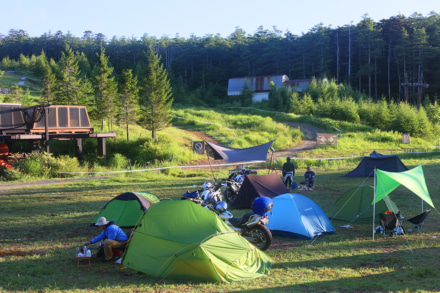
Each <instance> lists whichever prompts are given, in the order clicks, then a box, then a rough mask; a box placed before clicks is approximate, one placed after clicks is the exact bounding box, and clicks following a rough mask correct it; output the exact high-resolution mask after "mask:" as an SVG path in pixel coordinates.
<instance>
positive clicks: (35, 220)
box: [0, 156, 440, 292]
mask: <svg viewBox="0 0 440 293" xmlns="http://www.w3.org/2000/svg"><path fill="white" fill-rule="evenodd" d="M403 162H404V163H405V164H406V165H407V166H408V167H409V168H412V167H415V166H417V165H419V164H423V168H424V172H425V177H426V181H427V186H428V189H429V191H430V194H431V197H432V199H433V202H434V204H435V205H440V200H439V198H438V194H439V192H440V183H439V181H438V174H439V172H440V158H438V157H435V156H431V157H430V158H428V159H424V158H414V159H403ZM356 165H357V164H350V165H334V166H329V167H325V168H324V167H316V168H314V169H315V171H316V172H317V177H316V189H315V190H314V191H311V192H304V191H297V193H300V194H304V195H306V196H308V197H310V198H311V199H312V200H314V201H315V202H316V203H317V204H318V205H319V206H320V207H321V208H322V209H323V210H324V211H326V210H328V209H329V208H330V207H331V206H332V204H333V203H334V202H335V201H336V199H337V198H338V197H339V196H340V195H341V194H342V193H343V192H344V191H346V190H347V189H349V188H350V187H353V186H356V185H359V184H371V185H372V184H373V178H367V179H365V178H346V177H343V175H344V174H345V173H347V172H348V171H350V170H352V169H353V168H354V167H355V166H356ZM264 172H266V170H264V169H260V170H259V174H263V173H264ZM298 173H301V172H300V171H298ZM226 175H227V170H226V169H225V170H221V171H217V173H216V177H217V178H222V177H225V176H226ZM211 176H212V174H211V172H210V171H203V170H185V171H184V172H177V171H175V172H173V171H170V172H167V174H164V173H133V174H130V173H126V174H121V175H116V176H113V177H111V178H108V179H101V180H90V181H84V182H75V183H62V182H60V183H57V184H53V185H46V186H33V187H28V188H18V189H6V190H0V206H1V209H0V220H1V222H2V227H1V228H0V243H1V247H0V262H1V267H0V291H2V292H24V291H26V292H80V291H81V292H84V291H86V292H438V291H439V290H440V283H439V281H438V278H439V276H440V271H439V265H438V259H439V257H440V250H439V248H440V233H439V232H440V230H439V228H438V227H439V224H440V217H439V213H438V212H437V211H433V212H432V213H431V214H430V215H429V217H428V218H427V220H426V223H425V226H424V227H425V230H426V233H424V234H419V233H417V232H411V233H408V234H407V236H406V237H404V236H399V237H385V238H382V237H377V236H376V240H375V241H373V240H372V228H373V226H372V223H369V224H357V223H347V222H339V221H333V225H334V227H335V229H336V231H337V234H334V235H329V236H323V237H320V238H318V239H317V240H316V241H314V242H313V243H312V242H311V241H305V240H298V239H287V238H275V240H274V244H273V245H272V246H271V248H269V250H268V251H267V254H268V255H269V256H270V257H271V258H272V259H273V260H274V266H273V268H272V270H271V274H270V276H267V277H263V278H259V279H255V280H250V281H247V282H237V283H231V284H212V283H197V282H196V283H194V282H192V283H191V282H186V281H184V280H173V279H156V278H153V277H151V276H148V275H144V274H134V275H129V274H128V273H132V272H128V271H127V270H124V269H122V270H121V269H120V268H119V266H118V265H116V264H111V263H101V262H100V261H99V260H98V259H92V264H91V267H90V268H78V267H77V263H76V260H75V258H74V251H75V247H76V246H78V245H80V244H81V243H82V242H84V241H85V240H88V239H90V238H91V237H93V236H95V235H97V234H99V233H100V231H98V229H97V228H95V227H90V226H88V225H89V224H90V223H91V221H92V219H93V217H94V215H96V213H97V212H98V211H99V210H100V209H101V208H102V207H103V206H104V204H105V203H106V202H107V201H109V200H110V199H112V198H113V197H115V196H116V195H118V194H120V193H122V192H126V191H140V190H147V191H150V192H152V193H154V194H156V195H157V196H159V197H161V198H172V199H176V200H177V199H179V198H180V196H181V195H182V194H183V193H184V192H185V191H186V190H188V189H192V185H193V184H198V185H200V184H201V183H203V182H204V180H205V179H207V178H210V177H211ZM295 179H296V180H298V181H300V180H301V178H300V177H298V176H296V177H295ZM391 197H392V199H393V200H394V201H395V202H396V204H397V206H398V207H399V208H400V210H401V212H402V215H403V216H404V217H406V218H408V217H410V216H414V215H416V214H418V213H420V212H421V200H420V199H419V198H418V197H417V196H415V195H414V194H412V193H411V192H409V191H408V190H406V189H405V188H403V187H399V188H398V189H397V190H396V191H394V192H393V193H392V195H391ZM425 208H428V206H427V205H426V204H425ZM231 211H232V212H233V213H234V215H236V216H240V215H242V214H243V213H245V212H246V211H245V210H231ZM346 224H349V225H351V226H352V227H353V228H352V229H347V228H342V227H341V226H342V225H346ZM405 227H406V228H409V226H405ZM146 249H148V247H146Z"/></svg>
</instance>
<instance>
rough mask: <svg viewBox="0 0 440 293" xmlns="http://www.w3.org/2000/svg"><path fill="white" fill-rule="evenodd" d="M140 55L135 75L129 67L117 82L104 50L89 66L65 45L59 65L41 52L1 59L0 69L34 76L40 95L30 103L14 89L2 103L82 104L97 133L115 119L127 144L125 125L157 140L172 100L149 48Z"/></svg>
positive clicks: (157, 58) (156, 57)
mask: <svg viewBox="0 0 440 293" xmlns="http://www.w3.org/2000/svg"><path fill="white" fill-rule="evenodd" d="M145 55H146V58H147V62H146V64H145V66H142V67H141V68H140V69H139V72H138V75H134V74H133V72H132V69H124V70H122V72H121V74H120V75H118V76H117V77H118V79H117V80H116V79H115V74H114V68H113V67H112V66H111V65H110V63H109V58H108V56H106V54H105V48H101V50H100V52H99V53H96V58H97V62H96V63H95V64H94V66H93V68H92V67H91V66H90V63H89V62H88V60H87V57H86V56H85V54H84V53H82V52H81V53H80V52H73V50H72V48H70V46H69V45H66V46H65V50H64V51H62V52H61V55H60V59H59V61H58V62H55V60H54V59H53V58H51V59H50V60H48V59H47V57H46V54H45V51H44V50H42V51H41V54H40V55H38V56H35V55H32V57H31V58H27V57H25V56H24V55H23V54H21V55H20V57H19V60H18V61H13V60H11V59H9V57H5V58H3V60H2V63H1V66H2V67H3V68H6V69H15V68H16V69H19V70H24V71H25V72H26V73H31V72H32V73H33V74H34V75H36V76H38V77H39V78H40V79H41V93H40V95H39V96H38V97H36V98H35V99H33V100H32V98H31V97H30V96H29V94H24V93H23V90H22V89H21V88H20V87H19V86H17V85H14V86H13V89H12V94H10V95H5V97H4V98H3V102H6V103H11V102H13V103H20V104H21V105H22V106H31V105H35V104H41V103H44V104H52V105H85V106H87V109H88V112H89V115H90V116H91V117H92V118H94V119H96V120H98V121H101V131H102V130H103V129H104V122H105V121H107V122H108V124H109V128H110V129H111V130H112V129H113V123H114V122H115V121H117V122H118V124H124V125H125V127H126V133H127V141H128V140H129V127H128V126H129V124H132V123H134V122H136V123H138V124H139V125H141V126H142V127H144V128H146V129H148V130H151V132H152V138H153V139H156V133H157V130H160V129H162V128H164V127H165V126H166V125H167V124H168V122H169V121H170V120H171V118H170V117H169V113H170V111H171V105H172V102H173V97H172V92H171V86H170V82H169V79H168V74H167V72H166V70H165V68H164V67H163V64H162V63H161V62H160V56H159V55H158V54H157V53H156V52H155V51H154V50H153V49H152V48H149V50H148V51H147V52H145ZM80 68H81V69H80ZM2 74H4V71H3V72H2V71H1V70H0V76H1V75H2Z"/></svg>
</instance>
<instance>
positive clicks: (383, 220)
mask: <svg viewBox="0 0 440 293" xmlns="http://www.w3.org/2000/svg"><path fill="white" fill-rule="evenodd" d="M379 220H380V226H381V227H382V229H383V233H382V236H383V237H385V234H386V233H390V236H393V235H396V236H397V235H398V234H405V230H404V229H403V227H402V224H401V222H400V212H398V213H397V214H395V213H393V212H385V213H384V214H379Z"/></svg>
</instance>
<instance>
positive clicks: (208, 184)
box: [203, 181, 212, 190]
mask: <svg viewBox="0 0 440 293" xmlns="http://www.w3.org/2000/svg"><path fill="white" fill-rule="evenodd" d="M211 188H212V183H211V182H209V181H206V182H205V183H203V190H207V189H211Z"/></svg>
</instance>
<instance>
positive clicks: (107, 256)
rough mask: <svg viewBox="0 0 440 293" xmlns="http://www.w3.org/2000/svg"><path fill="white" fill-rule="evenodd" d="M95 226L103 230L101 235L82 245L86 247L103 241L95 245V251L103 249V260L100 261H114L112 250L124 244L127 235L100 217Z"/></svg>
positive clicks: (114, 224) (113, 223)
mask: <svg viewBox="0 0 440 293" xmlns="http://www.w3.org/2000/svg"><path fill="white" fill-rule="evenodd" d="M95 225H96V226H99V228H101V229H102V230H103V231H102V233H101V234H100V235H98V236H96V237H95V238H93V239H92V240H90V241H87V242H84V244H83V245H85V246H87V245H90V244H94V243H97V242H99V241H101V240H104V241H103V242H102V243H101V244H98V245H96V248H97V249H100V248H101V247H104V258H103V259H102V261H103V262H104V261H112V260H115V259H116V257H113V248H115V249H116V248H119V247H121V245H123V244H125V243H126V242H127V240H128V237H127V235H126V234H125V232H124V231H122V229H121V228H119V227H118V225H116V223H115V222H113V221H111V222H110V221H107V219H106V218H105V217H100V218H99V219H98V221H97V222H96V224H95Z"/></svg>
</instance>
